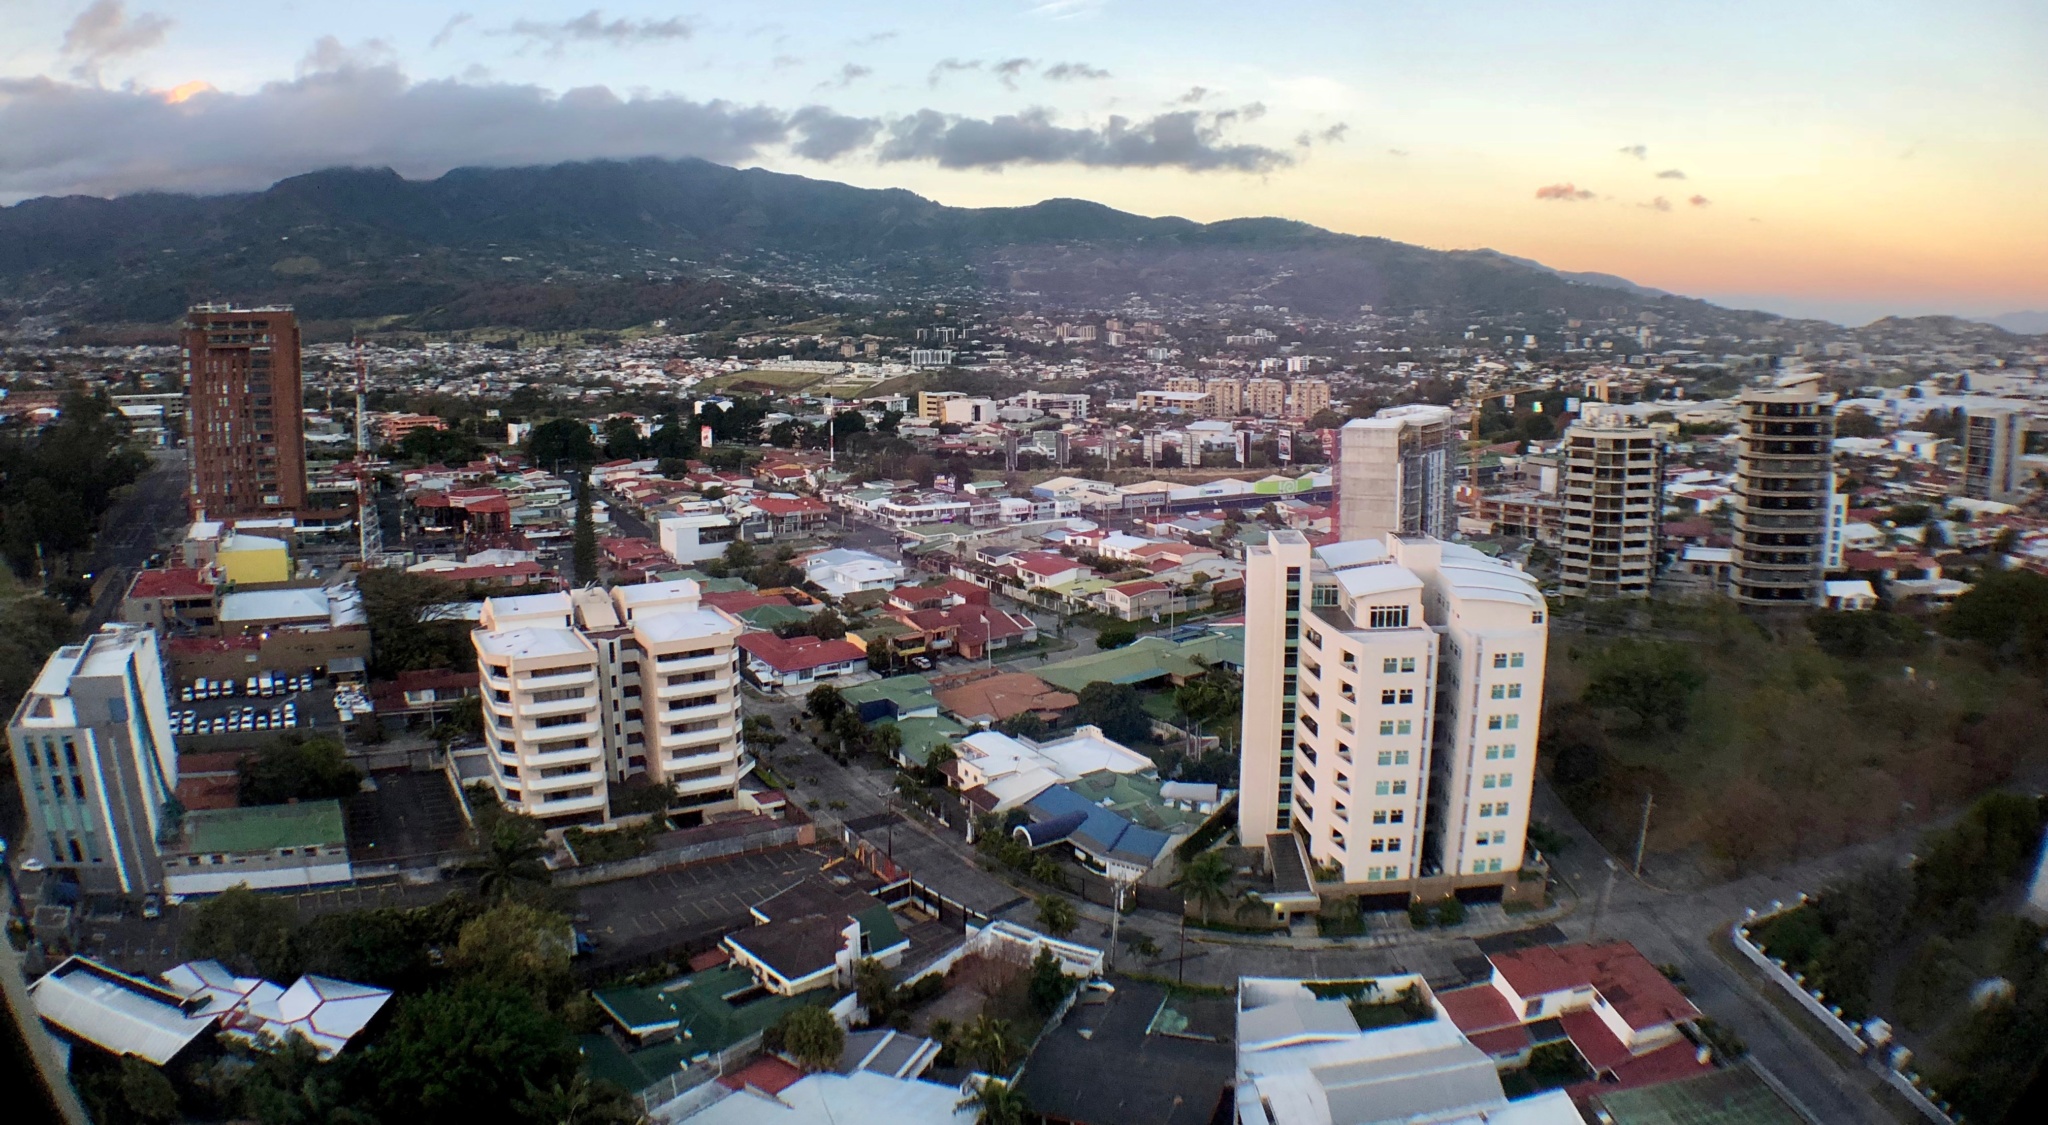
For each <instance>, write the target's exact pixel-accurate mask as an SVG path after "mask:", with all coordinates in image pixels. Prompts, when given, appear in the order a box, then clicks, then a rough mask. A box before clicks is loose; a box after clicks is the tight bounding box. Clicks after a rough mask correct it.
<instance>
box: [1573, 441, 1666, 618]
mask: <svg viewBox="0 0 2048 1125" xmlns="http://www.w3.org/2000/svg"><path fill="white" fill-rule="evenodd" d="M1559 456H1560V458H1561V459H1562V462H1563V464H1562V465H1561V468H1562V469H1563V473H1562V478H1563V479H1562V484H1563V487H1562V488H1561V489H1560V492H1561V493H1562V499H1563V505H1562V506H1563V509H1564V519H1563V524H1564V527H1563V529H1562V531H1561V532H1560V533H1559V536H1558V591H1559V592H1560V593H1562V594H1564V595H1566V596H1568V597H1588V598H1647V597H1649V596H1650V583H1651V582H1652V581H1654V580H1655V579H1656V577H1657V541H1658V538H1659V531H1660V527H1659V520H1660V519H1661V518H1662V513H1663V511H1664V439H1663V438H1662V436H1660V435H1659V434H1658V432H1657V431H1655V430H1652V429H1648V428H1646V427H1642V426H1593V425H1587V424H1585V423H1579V424H1577V425H1574V426H1572V427H1570V428H1569V429H1567V430H1565V433H1564V446H1563V448H1562V449H1561V450H1560V451H1559Z"/></svg>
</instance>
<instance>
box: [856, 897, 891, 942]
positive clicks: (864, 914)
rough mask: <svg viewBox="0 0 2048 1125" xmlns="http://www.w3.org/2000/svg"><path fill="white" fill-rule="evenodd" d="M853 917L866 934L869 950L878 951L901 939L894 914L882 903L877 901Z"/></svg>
mask: <svg viewBox="0 0 2048 1125" xmlns="http://www.w3.org/2000/svg"><path fill="white" fill-rule="evenodd" d="M853 918H854V921H856V922H859V923H860V931H861V932H862V933H864V934H866V935H868V949H869V951H870V952H873V953H880V952H882V951H883V950H885V949H888V948H889V947H890V946H892V945H897V944H900V943H901V942H902V941H903V930H902V928H901V927H899V926H897V925H896V915H894V914H892V913H890V911H889V908H888V907H887V906H886V905H884V904H882V903H879V902H878V903H876V904H874V905H873V906H870V907H868V908H867V909H866V910H863V911H861V912H860V913H859V914H856V915H854V916H853Z"/></svg>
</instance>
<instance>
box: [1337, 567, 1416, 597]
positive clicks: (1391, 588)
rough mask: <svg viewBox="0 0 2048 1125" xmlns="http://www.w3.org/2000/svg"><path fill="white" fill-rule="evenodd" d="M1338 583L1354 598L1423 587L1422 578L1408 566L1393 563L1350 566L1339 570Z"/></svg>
mask: <svg viewBox="0 0 2048 1125" xmlns="http://www.w3.org/2000/svg"><path fill="white" fill-rule="evenodd" d="M1337 584H1338V585H1339V586H1342V587H1344V592H1345V593H1346V594H1349V595H1351V596H1352V597H1354V598H1364V597H1373V596H1376V595H1379V594H1393V593H1399V592H1401V591H1406V590H1420V589H1422V579H1420V578H1417V577H1416V576H1415V573H1414V572H1413V571H1411V570H1409V569H1408V568H1407V567H1404V566H1396V565H1395V564H1393V563H1382V564H1380V565H1378V566H1354V567H1348V568H1346V569H1344V570H1340V571H1338V572H1337Z"/></svg>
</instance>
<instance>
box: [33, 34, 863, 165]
mask: <svg viewBox="0 0 2048 1125" xmlns="http://www.w3.org/2000/svg"><path fill="white" fill-rule="evenodd" d="M337 50H339V46H338V44H337V45H336V47H335V49H334V50H327V51H322V50H320V49H316V50H315V51H314V52H313V53H312V55H311V56H309V58H311V59H312V60H313V61H314V62H315V63H316V64H319V63H321V62H322V61H323V60H324V61H325V62H334V61H336V59H337V55H336V51H337ZM338 57H339V58H340V65H338V66H336V67H333V68H331V69H329V68H322V67H320V66H318V65H316V67H315V68H314V69H310V70H309V71H307V72H306V73H304V74H302V75H301V76H300V77H298V78H297V79H294V80H292V81H288V82H272V83H269V84H267V85H265V86H262V87H260V88H259V89H257V90H255V91H253V92H250V93H246V94H238V93H222V92H217V91H201V92H198V93H195V94H192V95H191V96H190V97H187V98H185V99H184V100H183V101H180V102H177V103H175V104H173V103H171V102H170V101H168V100H167V99H166V97H164V96H163V95H161V94H155V93H151V92H149V91H145V90H139V89H112V90H110V89H101V88H98V87H96V86H91V85H84V84H78V83H70V82H63V81H60V80H56V79H52V78H48V77H35V78H17V79H0V198H22V197H25V196H30V195H44V194H73V193H83V194H91V195H114V194H119V193H122V192H130V191H141V190H146V189H161V190H169V191H192V192H221V191H244V190H250V189H254V188H261V187H264V186H267V185H269V184H270V183H272V182H274V181H276V180H279V179H282V178H284V177H287V176H294V175H298V174H300V173H303V172H308V171H311V170H314V169H317V168H328V167H335V166H339V165H367V166H372V167H378V166H388V167H391V168H393V169H396V170H397V171H398V172H400V173H401V174H403V175H406V176H412V177H420V176H437V175H440V174H441V173H443V172H446V171H448V170H449V169H450V168H456V167H461V166H465V165H494V166H501V167H502V166H513V165H523V164H550V163H556V162H559V161H565V160H593V159H625V158H631V157H638V156H658V157H683V156H697V157H703V158H705V159H707V160H716V161H720V162H723V163H739V162H744V161H747V160H751V159H754V158H756V157H758V156H759V155H760V154H762V153H763V152H764V151H767V150H771V149H775V148H778V147H780V146H783V145H793V146H802V147H803V148H804V149H805V151H809V152H822V153H840V152H844V151H846V149H845V145H846V143H847V141H846V139H845V138H846V137H847V136H849V135H852V136H858V134H859V129H858V128H857V127H849V126H848V125H847V124H846V123H845V122H843V121H841V120H839V119H838V118H837V117H836V116H835V115H828V114H820V113H812V112H810V111H799V113H798V114H786V113H784V112H783V111H781V110H777V109H773V108H770V107H765V106H747V105H739V104H735V103H732V102H726V101H692V100H690V99H688V98H682V97H676V96H672V95H635V96H631V97H621V96H620V95H618V94H615V93H613V92H612V91H611V90H609V89H606V88H605V87H603V86H592V87H585V88H582V89H575V90H568V91H565V92H561V93H556V92H553V91H549V90H546V89H543V88H541V87H538V86H526V85H496V84H494V85H477V84H468V83H463V82H457V81H452V80H435V81H428V82H414V81H412V80H410V79H409V78H407V77H406V76H405V75H404V74H403V73H402V72H400V71H399V70H398V69H397V68H396V67H394V66H391V65H388V64H386V65H374V66H362V65H352V64H351V63H349V62H348V59H349V58H350V57H360V56H359V53H355V54H352V53H351V52H347V51H340V55H339V56H338Z"/></svg>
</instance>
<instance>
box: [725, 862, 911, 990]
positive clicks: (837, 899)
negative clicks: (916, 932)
mask: <svg viewBox="0 0 2048 1125" xmlns="http://www.w3.org/2000/svg"><path fill="white" fill-rule="evenodd" d="M748 913H750V914H752V915H753V917H754V922H755V924H754V925H752V926H749V927H747V928H746V929H742V930H737V931H734V932H733V933H730V934H727V935H726V937H725V940H724V941H723V942H722V943H720V944H721V945H722V946H723V948H724V949H725V951H726V952H727V953H730V954H731V955H732V959H733V963H734V964H736V965H739V966H740V967H742V968H744V969H746V970H747V971H749V972H751V973H753V974H754V978H755V979H756V980H757V981H758V982H759V983H760V985H761V987H762V988H765V989H767V990H768V991H770V992H772V993H775V994H776V995H778V996H794V995H796V994H798V993H801V992H809V991H811V990H812V989H815V988H829V987H833V986H835V985H849V984H851V983H852V981H853V969H854V966H855V965H857V964H859V963H860V962H861V961H863V960H867V959H869V958H872V959H874V960H876V961H879V962H881V963H882V964H883V965H886V966H888V967H890V968H895V967H896V966H897V965H898V964H900V963H901V962H902V960H903V954H904V953H906V952H908V951H909V949H910V939H909V938H906V937H904V936H903V930H902V928H901V927H899V926H898V925H897V924H896V916H895V915H894V914H892V913H890V911H889V907H888V906H887V905H886V904H885V903H883V902H882V900H880V899H878V898H876V897H875V896H873V895H871V894H869V893H868V892H866V891H864V890H858V889H849V888H841V887H837V886H834V885H832V884H831V883H829V882H826V881H824V880H823V879H818V878H814V879H806V880H804V881H802V882H799V883H797V884H796V885H795V886H792V887H790V888H788V889H787V890H784V891H781V892H779V893H777V894H773V895H770V896H768V897H767V898H765V899H763V900H761V901H760V902H759V903H757V904H755V905H754V906H751V907H749V908H748Z"/></svg>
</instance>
